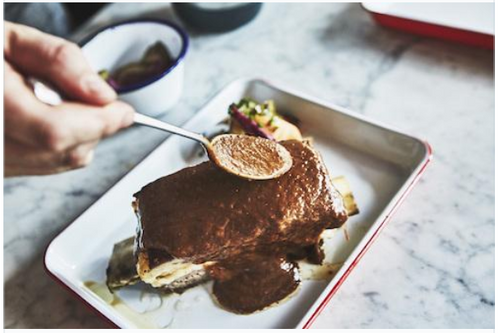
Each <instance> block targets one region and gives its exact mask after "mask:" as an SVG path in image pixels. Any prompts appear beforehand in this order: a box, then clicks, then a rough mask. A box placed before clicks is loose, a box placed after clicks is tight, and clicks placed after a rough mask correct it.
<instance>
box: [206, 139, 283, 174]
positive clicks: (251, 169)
mask: <svg viewBox="0 0 500 333" xmlns="http://www.w3.org/2000/svg"><path fill="white" fill-rule="evenodd" d="M208 153H209V156H210V159H211V160H212V161H213V162H214V163H215V164H216V165H218V166H219V167H221V168H222V169H223V170H226V171H228V172H230V173H232V174H235V175H237V176H239V177H243V178H248V179H255V180H266V179H272V178H277V177H279V176H281V175H283V174H284V173H285V172H287V171H288V170H290V168H291V167H292V157H291V155H290V153H289V152H288V150H286V148H285V147H283V146H282V145H280V144H279V143H277V142H276V141H272V140H269V139H264V138H260V137H255V136H249V135H236V134H224V135H219V136H217V137H215V138H214V139H213V140H212V142H211V147H210V149H209V151H208Z"/></svg>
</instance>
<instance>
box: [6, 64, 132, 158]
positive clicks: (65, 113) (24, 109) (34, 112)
mask: <svg viewBox="0 0 500 333" xmlns="http://www.w3.org/2000/svg"><path fill="white" fill-rule="evenodd" d="M5 79H6V82H8V84H6V85H5V91H4V94H5V100H4V106H5V110H6V111H8V112H5V115H4V120H5V136H6V137H9V138H12V139H15V140H16V141H18V142H22V143H26V144H28V145H31V146H34V147H38V148H40V149H42V150H43V149H45V150H49V151H54V152H63V151H65V150H67V149H69V148H71V147H74V146H77V145H80V144H82V143H87V142H92V141H98V140H99V139H102V138H104V137H106V136H109V135H111V134H113V133H115V132H117V131H118V130H120V129H122V128H124V127H128V126H130V125H131V124H132V122H133V114H134V110H133V109H132V107H130V106H129V105H128V104H125V103H123V102H120V101H115V102H112V103H110V104H108V105H106V106H103V107H98V106H89V105H84V104H80V103H74V102H65V103H62V104H61V105H58V106H55V107H52V106H48V105H45V104H43V103H41V102H40V101H38V100H37V99H36V97H34V95H33V93H32V91H31V90H30V88H29V87H27V85H26V84H25V82H24V81H23V80H22V77H21V76H20V75H19V74H18V73H16V72H14V71H13V70H12V69H11V68H10V66H9V65H8V64H6V65H5Z"/></svg>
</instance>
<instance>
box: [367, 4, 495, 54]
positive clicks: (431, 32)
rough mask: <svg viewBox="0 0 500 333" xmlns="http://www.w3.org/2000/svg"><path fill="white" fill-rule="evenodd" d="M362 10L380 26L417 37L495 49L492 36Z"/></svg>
mask: <svg viewBox="0 0 500 333" xmlns="http://www.w3.org/2000/svg"><path fill="white" fill-rule="evenodd" d="M362 8H363V9H364V10H366V11H367V12H368V13H370V15H371V16H372V17H373V19H374V20H375V21H376V22H377V23H379V24H380V25H382V26H386V27H389V28H394V29H398V30H402V31H406V32H409V33H413V34H417V35H422V36H427V37H433V38H438V39H444V40H448V41H452V42H458V43H461V44H466V45H471V46H477V47H481V48H485V49H489V50H493V49H494V48H495V36H494V35H490V34H485V33H481V32H476V31H471V30H465V29H460V28H454V27H449V26H444V25H440V24H435V23H429V22H423V21H418V20H412V19H407V18H403V17H399V16H394V15H388V14H381V13H377V12H373V11H371V10H369V9H367V8H365V7H364V6H362Z"/></svg>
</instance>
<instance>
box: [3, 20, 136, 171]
mask: <svg viewBox="0 0 500 333" xmlns="http://www.w3.org/2000/svg"><path fill="white" fill-rule="evenodd" d="M4 37H5V40H4V57H5V62H4V70H5V78H4V121H5V123H4V127H5V154H4V156H5V175H6V176H17V175H43V174H52V173H57V172H62V171H66V170H71V169H75V168H80V167H83V166H86V165H87V164H89V163H90V161H91V160H92V156H93V150H94V147H95V146H96V145H97V143H98V142H99V140H100V139H102V138H104V137H106V136H108V135H111V134H113V133H115V132H117V131H118V130H120V129H122V128H124V127H128V126H130V125H131V124H132V122H133V114H134V111H133V109H132V107H130V106H129V105H127V104H125V103H123V102H119V101H117V100H116V98H117V96H116V93H115V92H114V90H113V89H112V88H111V87H110V86H109V85H108V84H107V83H106V82H105V81H103V80H102V79H101V78H100V77H99V76H98V75H97V74H96V73H95V72H94V71H93V70H92V68H91V67H90V65H89V64H88V63H87V61H86V60H85V58H84V56H83V53H82V51H81V50H80V48H79V47H78V46H77V45H75V44H73V43H70V42H68V41H66V40H64V39H61V38H58V37H55V36H51V35H47V34H44V33H42V32H40V31H38V30H35V29H32V28H29V27H26V26H22V25H18V24H13V23H9V22H5V36H4ZM28 76H33V77H35V78H37V79H41V80H44V81H46V82H49V83H50V84H52V85H53V86H55V87H56V88H57V89H59V90H60V91H61V92H63V94H64V95H65V96H68V98H69V99H70V100H71V101H70V102H63V103H62V104H61V105H58V106H49V105H46V104H44V103H42V102H40V101H39V100H38V99H37V98H36V97H35V95H34V94H33V90H32V88H31V86H30V85H29V84H28V83H26V80H25V78H26V77H28Z"/></svg>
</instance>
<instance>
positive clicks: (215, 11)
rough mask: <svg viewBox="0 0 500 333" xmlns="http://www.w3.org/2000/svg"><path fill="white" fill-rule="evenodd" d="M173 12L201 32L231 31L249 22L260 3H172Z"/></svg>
mask: <svg viewBox="0 0 500 333" xmlns="http://www.w3.org/2000/svg"><path fill="white" fill-rule="evenodd" d="M172 6H173V8H174V10H175V12H176V13H177V15H179V17H180V18H181V19H182V20H183V21H184V22H186V23H187V24H188V25H190V26H191V27H193V28H195V29H197V30H199V31H203V32H226V31H231V30H234V29H236V28H239V27H241V26H242V25H244V24H246V23H248V22H250V21H251V20H252V19H253V18H254V17H255V16H257V14H258V13H259V11H260V9H261V7H262V3H226V4H225V6H222V7H219V5H217V4H214V3H212V4H210V3H201V4H197V3H173V4H172Z"/></svg>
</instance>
